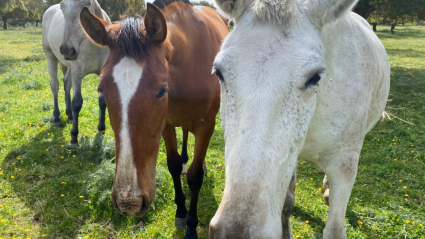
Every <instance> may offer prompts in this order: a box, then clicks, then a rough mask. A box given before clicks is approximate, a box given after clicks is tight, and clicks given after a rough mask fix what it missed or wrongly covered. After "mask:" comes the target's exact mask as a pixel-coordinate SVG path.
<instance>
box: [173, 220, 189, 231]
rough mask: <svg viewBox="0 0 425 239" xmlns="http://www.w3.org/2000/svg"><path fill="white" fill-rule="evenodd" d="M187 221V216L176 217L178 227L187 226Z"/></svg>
mask: <svg viewBox="0 0 425 239" xmlns="http://www.w3.org/2000/svg"><path fill="white" fill-rule="evenodd" d="M186 221H187V218H180V217H176V220H175V225H176V227H177V228H178V229H184V228H186Z"/></svg>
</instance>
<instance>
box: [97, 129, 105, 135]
mask: <svg viewBox="0 0 425 239" xmlns="http://www.w3.org/2000/svg"><path fill="white" fill-rule="evenodd" d="M97 132H98V133H99V134H102V135H103V134H105V130H99V131H97Z"/></svg>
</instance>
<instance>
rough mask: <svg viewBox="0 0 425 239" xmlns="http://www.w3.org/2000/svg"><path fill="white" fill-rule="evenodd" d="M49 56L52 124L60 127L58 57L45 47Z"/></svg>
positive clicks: (47, 56)
mask: <svg viewBox="0 0 425 239" xmlns="http://www.w3.org/2000/svg"><path fill="white" fill-rule="evenodd" d="M44 52H45V54H46V58H47V67H48V70H49V74H50V89H51V90H52V94H53V104H54V109H53V117H54V119H53V122H52V126H54V127H58V126H59V125H60V118H59V117H60V111H59V104H58V93H59V81H58V59H57V58H56V56H55V55H54V54H53V52H52V51H51V50H50V49H46V48H45V49H44Z"/></svg>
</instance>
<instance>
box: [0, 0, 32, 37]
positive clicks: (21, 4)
mask: <svg viewBox="0 0 425 239" xmlns="http://www.w3.org/2000/svg"><path fill="white" fill-rule="evenodd" d="M0 15H1V16H2V19H3V29H4V30H7V27H8V26H7V20H8V19H10V18H21V19H24V18H26V17H27V16H28V9H27V8H26V6H25V1H23V0H0Z"/></svg>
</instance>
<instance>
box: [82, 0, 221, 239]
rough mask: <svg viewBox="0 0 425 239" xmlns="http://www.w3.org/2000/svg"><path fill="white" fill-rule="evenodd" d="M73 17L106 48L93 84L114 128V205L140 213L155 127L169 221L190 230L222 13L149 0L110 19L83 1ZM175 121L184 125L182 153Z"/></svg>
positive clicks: (151, 188) (147, 194)
mask: <svg viewBox="0 0 425 239" xmlns="http://www.w3.org/2000/svg"><path fill="white" fill-rule="evenodd" d="M186 1H187V0H186ZM160 9H161V10H160ZM80 20H81V24H82V26H83V28H84V30H85V31H86V33H87V35H88V36H89V37H90V38H91V39H92V40H93V41H94V42H96V43H98V44H100V45H107V46H108V47H109V49H110V55H109V58H108V59H107V61H106V63H105V65H104V66H103V70H102V73H101V81H100V84H99V92H100V94H103V95H104V96H105V99H106V105H107V106H108V111H109V117H110V119H111V126H112V129H113V130H114V132H115V146H116V150H117V153H116V154H117V160H116V161H117V163H116V171H115V181H114V185H113V190H112V202H113V204H114V206H115V208H116V209H117V210H118V211H119V212H120V213H121V214H123V215H126V216H143V215H144V214H145V213H146V211H147V210H148V208H149V206H150V204H151V203H152V200H153V198H154V193H155V171H156V161H157V156H158V150H159V144H160V138H161V134H162V136H163V138H164V142H165V146H166V149H167V163H168V169H169V171H170V173H171V175H172V178H173V182H174V189H175V197H176V198H175V202H176V204H177V210H176V226H177V227H185V226H186V225H187V227H188V229H187V232H186V237H188V238H196V237H197V236H196V226H197V225H198V216H197V202H198V194H199V191H200V189H201V186H202V181H203V175H204V172H203V168H202V166H203V163H204V160H205V155H206V151H207V148H208V144H209V140H210V138H211V135H212V134H213V131H214V126H215V117H216V113H217V111H218V109H219V105H220V96H219V95H220V87H219V81H218V79H217V77H216V76H212V75H211V69H212V66H213V65H212V64H213V61H214V57H215V55H216V54H217V52H218V51H219V48H220V44H221V42H222V40H223V39H224V37H225V36H226V35H227V34H228V33H229V31H228V29H227V25H226V20H225V19H223V18H222V17H220V15H219V14H218V13H217V12H216V11H215V10H213V9H211V8H207V7H201V6H196V7H193V6H192V5H191V4H190V3H189V2H182V1H169V0H168V1H167V0H166V1H164V0H157V1H155V2H154V3H153V4H149V3H148V5H147V10H146V14H145V16H144V18H138V17H129V18H126V19H124V20H123V21H122V22H120V23H116V24H109V23H107V22H105V21H103V20H102V19H99V18H97V17H96V16H93V15H92V14H91V13H90V12H89V11H88V9H83V10H82V12H81V15H80ZM175 127H182V129H183V133H184V143H183V150H182V156H180V155H179V153H178V151H177V140H176V132H175ZM188 131H190V132H191V133H193V134H194V136H195V151H194V159H193V162H192V164H191V166H190V168H189V170H188V171H187V182H188V185H189V188H190V191H191V201H190V210H189V213H188V211H187V209H186V207H185V196H184V194H183V191H182V186H181V180H180V174H181V172H182V158H187V153H186V140H187V132H188Z"/></svg>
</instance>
